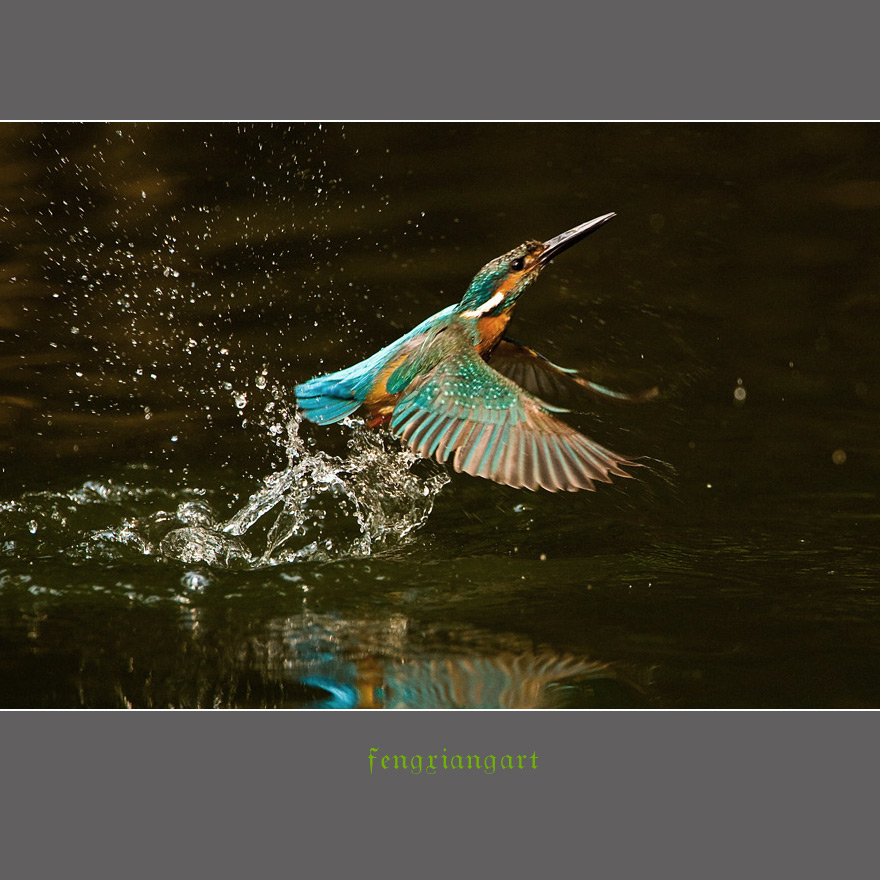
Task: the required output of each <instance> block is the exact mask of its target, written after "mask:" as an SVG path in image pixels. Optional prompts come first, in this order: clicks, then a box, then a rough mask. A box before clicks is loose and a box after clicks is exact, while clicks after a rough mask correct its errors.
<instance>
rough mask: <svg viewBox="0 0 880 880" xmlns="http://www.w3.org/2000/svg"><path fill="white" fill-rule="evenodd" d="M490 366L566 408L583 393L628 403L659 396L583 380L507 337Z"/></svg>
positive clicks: (575, 403)
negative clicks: (616, 389) (629, 391)
mask: <svg viewBox="0 0 880 880" xmlns="http://www.w3.org/2000/svg"><path fill="white" fill-rule="evenodd" d="M489 365H490V366H491V367H492V369H494V370H497V371H498V372H499V373H501V375H502V376H506V377H507V378H508V379H510V380H512V381H513V382H516V384H517V385H519V386H520V387H521V388H525V390H526V391H528V392H529V393H530V394H533V395H534V396H535V397H539V398H540V399H541V400H545V401H547V402H548V403H553V404H560V405H565V406H566V408H575V407H576V406H577V403H578V401H579V400H582V399H583V396H584V392H587V393H589V394H593V395H595V396H597V397H604V398H610V399H611V400H622V401H625V402H627V403H641V402H642V401H645V400H651V399H652V398H654V397H656V396H657V393H658V392H657V389H656V388H649V389H648V390H647V391H642V392H641V393H639V394H624V393H623V392H621V391H611V389H609V388H605V387H604V386H603V385H598V384H597V383H596V382H590V381H589V380H588V379H582V378H581V377H580V376H578V375H577V370H568V369H566V368H565V367H558V366H557V365H556V364H554V363H551V362H550V361H548V360H547V358H545V357H544V356H543V355H540V354H538V352H536V351H534V350H532V349H531V348H529V347H528V346H527V345H522V344H521V343H519V342H516V341H514V340H513V339H509V338H507V337H506V336H505V337H504V338H503V339H502V340H501V341H500V342H499V343H498V345H497V346H496V347H495V350H494V351H493V352H492V354H491V355H490V357H489Z"/></svg>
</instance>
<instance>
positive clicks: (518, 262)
mask: <svg viewBox="0 0 880 880" xmlns="http://www.w3.org/2000/svg"><path fill="white" fill-rule="evenodd" d="M525 265H526V261H525V260H524V259H523V258H522V257H517V258H516V259H515V260H511V261H510V268H511V269H512V270H513V271H514V272H522V270H523V268H524V267H525Z"/></svg>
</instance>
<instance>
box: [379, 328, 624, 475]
mask: <svg viewBox="0 0 880 880" xmlns="http://www.w3.org/2000/svg"><path fill="white" fill-rule="evenodd" d="M446 344H448V342H447V343H446ZM444 354H445V357H444V358H443V359H442V360H439V361H438V362H437V363H436V364H435V365H434V366H433V367H432V368H431V369H430V370H429V371H428V372H427V373H425V374H424V375H422V376H420V377H418V378H416V379H415V380H414V381H413V382H412V383H411V384H410V385H409V386H408V388H407V389H406V391H405V392H404V394H403V396H402V397H401V398H400V400H399V401H398V403H397V406H396V407H395V410H394V413H393V415H392V417H391V430H392V431H393V432H394V433H395V434H397V435H399V436H400V437H401V438H402V439H403V441H404V442H405V443H406V444H407V445H408V446H409V447H410V448H411V449H412V450H413V451H414V452H415V453H416V454H417V455H420V456H422V457H423V458H434V459H436V460H437V461H439V462H445V461H447V460H448V459H449V458H450V456H451V457H452V466H453V467H454V468H455V470H457V471H460V472H464V473H468V474H471V475H473V476H477V477H485V478H486V479H489V480H494V481H496V482H498V483H504V484H506V485H508V486H513V487H514V488H526V489H531V490H532V491H536V490H538V489H548V490H549V491H551V492H558V491H560V490H566V491H569V492H574V491H577V490H578V489H593V488H594V485H593V484H594V482H596V481H601V482H606V483H607V482H610V481H611V477H612V475H614V476H618V477H628V476H630V475H629V474H628V473H626V471H624V470H623V467H632V466H637V465H638V463H637V462H634V461H631V460H629V459H628V458H626V457H624V456H622V455H618V454H616V453H614V452H611V451H610V450H608V449H605V448H604V447H603V446H600V445H599V444H598V443H596V442H594V441H593V440H590V439H589V438H587V437H585V436H584V435H583V434H580V433H578V432H577V431H575V430H574V429H573V428H571V427H569V426H568V425H566V424H565V423H564V422H561V421H560V420H559V419H557V418H555V417H554V416H552V415H551V414H550V413H549V412H548V411H547V409H546V408H545V406H544V405H543V404H542V403H541V401H539V400H537V399H536V398H535V397H534V396H532V395H531V394H529V393H528V392H525V391H523V390H522V389H521V388H520V387H518V386H517V385H516V384H515V383H514V382H512V381H511V380H510V379H508V378H506V377H504V376H502V375H500V374H499V373H497V372H495V370H493V369H492V368H491V367H490V366H489V365H488V364H487V363H486V362H485V361H484V360H483V359H482V358H481V357H480V356H479V355H478V354H477V352H476V351H475V350H474V348H473V347H472V346H471V345H462V346H460V347H458V348H456V350H455V351H454V352H452V353H448V350H447V351H446V352H444Z"/></svg>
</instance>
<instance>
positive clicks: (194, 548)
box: [0, 412, 449, 568]
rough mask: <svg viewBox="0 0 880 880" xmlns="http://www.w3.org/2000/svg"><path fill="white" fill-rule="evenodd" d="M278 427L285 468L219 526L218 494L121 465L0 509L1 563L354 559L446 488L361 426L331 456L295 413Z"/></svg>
mask: <svg viewBox="0 0 880 880" xmlns="http://www.w3.org/2000/svg"><path fill="white" fill-rule="evenodd" d="M284 420H285V421H286V424H287V430H286V437H285V438H283V440H282V439H281V438H276V439H278V440H279V442H281V444H282V446H283V448H284V450H285V452H286V456H287V466H286V467H285V468H284V469H283V470H281V471H278V472H276V473H273V474H271V475H270V476H269V477H267V478H266V479H265V480H264V481H263V485H262V487H261V488H260V489H259V490H258V491H257V492H255V493H254V494H253V495H251V497H250V498H249V499H248V500H247V502H246V503H245V504H244V506H243V507H241V509H240V510H238V511H237V512H235V513H234V514H233V515H232V516H231V517H230V518H229V519H227V520H225V521H223V519H222V517H221V516H218V514H217V513H216V512H215V509H214V507H213V506H212V504H211V503H210V501H209V497H211V498H213V499H215V501H216V497H217V494H218V493H217V491H215V490H210V491H208V490H206V489H199V488H186V487H178V488H174V489H172V490H168V489H167V488H160V487H159V486H157V485H155V483H156V475H155V471H154V469H152V468H150V467H148V466H146V465H131V466H129V467H128V468H127V469H126V472H125V477H124V479H123V480H121V481H120V480H116V479H109V478H108V479H104V480H89V481H87V482H86V483H84V484H83V485H82V486H81V487H79V488H76V489H73V490H70V491H67V492H53V491H42V492H27V493H25V494H24V495H22V496H21V497H20V498H19V499H16V500H14V501H4V502H0V535H2V539H0V558H2V557H4V556H10V557H12V556H15V557H28V558H32V557H36V556H40V557H44V558H45V557H51V556H56V555H60V556H62V557H67V558H74V559H78V560H85V559H123V558H132V556H133V555H134V556H135V557H138V556H144V555H146V556H164V557H168V558H172V559H177V560H180V561H182V562H191V563H199V562H201V563H207V564H209V565H214V566H218V567H223V568H227V567H234V568H259V567H263V566H271V565H277V564H282V563H288V562H297V561H311V562H322V561H327V560H333V559H345V558H352V557H364V556H369V555H371V554H373V553H376V552H379V551H380V550H383V549H387V548H390V547H394V546H397V545H399V544H400V542H401V541H404V540H405V539H406V537H407V536H408V535H409V534H410V533H412V532H413V531H414V530H415V529H418V528H419V527H420V526H422V525H424V523H425V522H426V521H427V519H428V517H429V516H430V514H431V511H432V509H433V506H434V499H435V498H436V496H437V494H438V493H439V492H440V490H441V489H442V488H443V486H444V485H446V483H448V482H449V475H448V474H447V473H446V471H445V469H443V468H442V467H441V466H440V465H437V464H435V463H432V462H421V461H420V460H419V459H418V458H417V457H416V456H414V455H413V454H412V453H411V452H409V451H408V450H406V449H405V448H403V447H402V446H400V445H398V443H397V441H395V440H394V439H393V438H391V437H390V436H389V435H385V434H382V433H378V432H373V431H369V430H367V429H366V428H365V427H364V426H363V425H362V424H360V423H355V422H351V421H347V422H346V423H344V424H345V425H346V427H348V428H349V429H351V432H352V433H351V437H350V439H349V441H348V447H349V452H348V454H347V455H346V456H345V457H344V458H341V457H337V456H333V455H330V454H328V453H326V452H323V451H322V450H320V449H311V448H309V444H307V443H306V440H305V439H304V438H303V437H302V436H301V434H300V427H301V423H302V419H301V416H300V414H299V413H298V412H297V413H295V414H293V415H290V414H289V413H285V414H284ZM281 430H282V433H283V428H282V429H281ZM417 461H418V462H419V464H418V465H417V466H416V467H413V466H414V465H415V464H416V462H417ZM166 485H167V484H166ZM120 522H121V524H120Z"/></svg>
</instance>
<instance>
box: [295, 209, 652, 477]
mask: <svg viewBox="0 0 880 880" xmlns="http://www.w3.org/2000/svg"><path fill="white" fill-rule="evenodd" d="M614 216H615V214H614V213H613V212H612V213H610V214H604V215H603V216H601V217H596V218H595V219H594V220H589V221H588V222H586V223H581V224H580V225H579V226H575V227H574V228H573V229H569V230H568V232H563V233H562V234H561V235H557V236H556V237H555V238H551V239H550V240H549V241H545V242H540V241H527V242H525V243H523V244H521V245H519V247H516V248H514V249H513V250H512V251H509V252H508V253H506V254H504V255H503V256H500V257H498V258H496V259H494V260H492V261H491V262H490V263H487V264H486V265H485V266H484V267H483V268H482V269H481V270H480V271H479V272H478V273H477V274H476V276H475V277H474V279H473V281H471V283H470V286H469V287H468V289H467V292H466V293H465V295H464V297H463V298H462V300H461V302H460V303H457V304H456V305H451V306H448V307H447V308H445V309H443V310H442V311H439V312H437V314H435V315H432V316H431V317H430V318H427V319H426V320H425V321H422V323H421V324H419V325H418V326H417V327H415V328H414V329H412V330H410V332H409V333H406V334H405V335H403V336H401V337H400V338H399V339H397V340H395V341H394V342H392V343H391V344H390V345H386V346H385V348H383V349H381V350H380V351H378V352H376V354H374V355H373V356H372V357H369V358H367V359H366V360H364V361H361V362H360V363H357V364H355V365H354V366H351V367H347V368H346V369H344V370H339V371H338V372H335V373H330V374H329V375H326V376H317V377H315V378H313V379H310V380H309V381H308V382H303V383H302V384H299V385H297V386H296V389H295V393H296V397H297V403H298V404H299V406H300V408H301V409H302V411H303V414H304V415H305V417H306V418H307V419H309V420H310V421H312V422H316V423H317V424H319V425H327V424H332V423H334V422H339V421H341V420H342V419H344V418H345V417H347V416H349V415H351V414H352V413H354V412H355V411H356V410H359V409H361V408H363V409H365V410H366V415H367V424H368V426H370V427H379V426H387V427H389V428H390V430H391V432H392V433H393V434H395V435H396V436H398V437H399V438H400V439H401V440H402V441H403V443H405V444H406V445H407V446H408V447H409V448H410V449H411V450H412V451H413V452H414V453H415V454H416V455H418V456H419V457H421V458H433V459H435V460H436V461H438V462H440V463H441V464H442V463H444V462H446V461H447V460H448V459H449V457H450V456H452V466H453V468H454V469H455V470H456V471H459V472H464V473H467V474H471V475H473V476H476V477H485V478H487V479H490V480H494V481H496V482H498V483H503V484H505V485H508V486H512V487H514V488H525V489H530V490H532V491H537V490H538V489H547V490H549V491H551V492H558V491H560V490H566V491H569V492H575V491H577V490H579V489H589V490H592V489H594V488H595V486H594V483H595V482H596V481H601V482H606V483H608V482H611V477H612V476H617V477H629V476H631V474H629V473H627V472H626V471H625V470H624V468H625V467H629V468H631V467H638V466H640V464H639V462H637V461H634V460H633V459H632V458H629V457H627V456H624V455H619V454H618V453H616V452H611V451H610V450H609V449H606V448H605V447H604V446H600V445H599V444H598V443H596V442H595V441H594V440H591V439H590V438H589V437H585V436H584V435H583V434H581V433H579V432H578V431H576V430H574V428H571V427H570V426H569V425H567V424H566V423H565V422H563V421H562V420H561V419H559V418H557V416H556V415H554V414H555V413H561V412H569V411H570V409H568V408H566V407H563V406H560V405H558V404H559V403H564V402H571V401H572V400H575V399H576V398H577V395H578V393H580V392H583V391H586V392H588V393H592V394H594V395H598V396H599V397H605V398H611V399H616V400H626V401H640V400H646V399H649V398H651V397H654V396H656V393H657V389H656V388H652V389H650V390H649V391H646V392H643V393H641V394H636V395H629V394H623V393H620V392H615V391H611V390H609V389H607V388H604V387H603V386H601V385H598V384H596V383H594V382H590V381H588V380H586V379H584V378H581V377H580V376H577V375H576V372H577V371H576V370H570V369H566V368H564V367H559V366H557V365H556V364H553V363H551V362H550V361H549V360H547V359H546V358H545V357H543V356H542V355H540V354H538V353H537V352H535V351H533V350H532V349H531V348H528V347H527V346H525V345H523V344H522V343H520V342H517V341H516V340H514V339H512V338H511V337H509V336H507V335H506V333H505V331H506V329H507V325H508V323H509V322H510V319H511V315H512V313H513V309H514V306H515V305H516V303H517V301H518V300H519V298H520V296H521V295H522V293H523V291H524V290H525V289H526V288H527V287H528V286H529V285H530V284H531V283H532V282H533V281H534V280H535V279H536V278H537V277H538V274H539V273H540V272H541V270H542V269H543V268H544V267H545V266H546V265H547V264H548V263H549V262H550V261H551V260H552V259H553V258H554V257H556V256H558V255H559V254H561V253H562V252H563V251H564V250H567V249H568V248H570V247H571V246H572V245H573V244H575V243H576V242H579V241H581V240H583V239H584V238H586V237H587V236H588V235H590V234H591V233H593V232H595V231H596V230H597V229H598V228H599V227H600V226H603V225H604V224H605V223H607V222H608V221H609V220H610V219H611V218H612V217H614ZM548 398H549V399H551V400H554V401H555V403H550V402H548Z"/></svg>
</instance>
